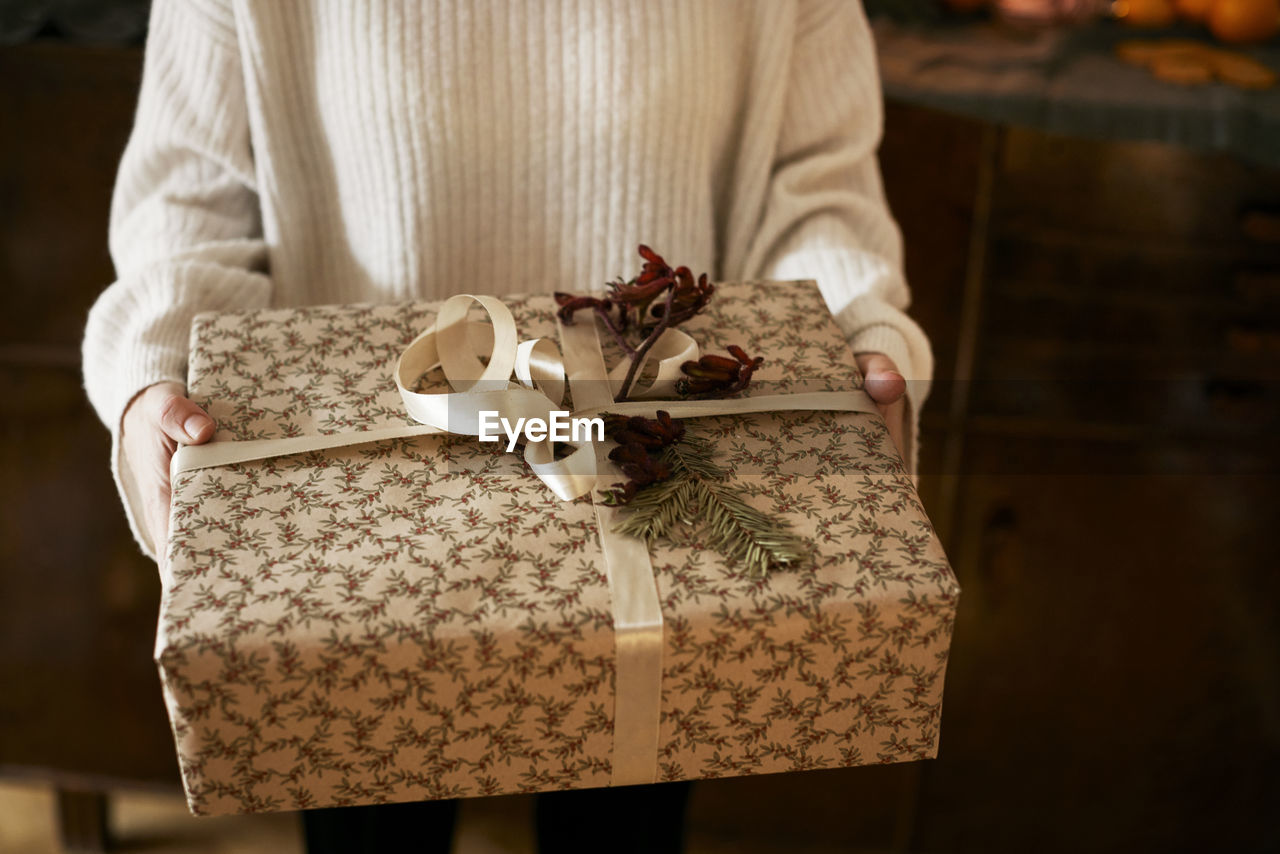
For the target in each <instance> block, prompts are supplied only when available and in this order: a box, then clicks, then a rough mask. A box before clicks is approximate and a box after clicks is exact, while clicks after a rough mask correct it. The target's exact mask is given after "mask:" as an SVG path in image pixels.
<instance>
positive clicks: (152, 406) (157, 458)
mask: <svg viewBox="0 0 1280 854" xmlns="http://www.w3.org/2000/svg"><path fill="white" fill-rule="evenodd" d="M121 431H122V432H121V436H120V443H121V450H122V452H123V454H124V457H125V459H126V460H127V461H128V467H129V472H130V474H132V476H133V485H134V489H135V492H134V494H135V495H136V496H137V498H138V500H139V501H141V502H142V508H141V512H142V513H143V515H144V516H145V519H144V520H140V521H143V522H144V524H145V525H146V526H147V531H148V532H149V533H150V534H151V539H152V546H153V547H154V548H155V550H156V555H157V559H160V558H161V557H162V556H163V555H164V545H165V541H166V540H167V539H168V528H169V501H170V492H169V460H171V459H172V458H173V452H174V451H176V450H177V448H178V443H179V442H181V443H182V444H184V445H200V444H203V443H204V442H207V441H209V440H210V439H211V438H213V419H212V418H211V417H209V413H207V412H205V411H204V410H203V409H201V408H200V407H199V406H197V405H196V404H195V403H193V402H192V401H190V400H188V399H187V390H186V389H185V388H183V387H182V385H181V384H179V383H175V382H161V383H156V384H155V385H150V386H147V387H146V388H145V389H143V390H142V391H141V392H139V393H138V395H137V396H136V397H134V399H133V400H132V402H130V404H129V406H128V408H126V409H125V411H124V419H123V421H122V422H121Z"/></svg>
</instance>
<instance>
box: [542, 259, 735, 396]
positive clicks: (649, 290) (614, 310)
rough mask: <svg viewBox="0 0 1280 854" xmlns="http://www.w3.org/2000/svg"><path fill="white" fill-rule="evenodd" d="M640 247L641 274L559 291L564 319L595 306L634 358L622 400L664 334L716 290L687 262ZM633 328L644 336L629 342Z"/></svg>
mask: <svg viewBox="0 0 1280 854" xmlns="http://www.w3.org/2000/svg"><path fill="white" fill-rule="evenodd" d="M639 252H640V257H641V258H643V259H644V264H643V266H642V267H641V269H640V275H638V276H636V277H635V278H634V279H631V280H630V281H623V280H621V279H620V280H618V281H614V282H610V283H609V295H608V296H605V297H592V296H577V295H574V294H567V293H556V294H555V299H556V304H557V305H559V306H560V309H559V311H558V315H559V317H560V320H561V322H563V323H565V324H571V323H573V319H574V315H575V314H577V312H579V311H582V310H584V309H588V310H590V311H592V312H593V313H594V314H595V315H596V316H597V317H598V318H600V321H601V323H602V324H603V325H604V327H605V329H607V330H608V331H609V334H610V335H611V336H612V337H613V340H614V341H615V342H616V343H617V344H618V346H619V347H620V348H621V349H622V351H623V352H624V353H626V354H627V357H628V358H629V359H630V360H631V364H630V365H629V366H628V368H627V375H626V378H625V379H624V380H623V381H622V390H621V392H620V393H619V394H618V396H617V398H616V399H617V400H618V401H624V400H627V399H628V398H629V397H630V394H631V388H632V386H633V385H634V383H635V380H636V375H637V374H638V373H639V371H640V366H641V365H643V364H644V360H645V356H647V355H648V353H649V350H650V349H652V347H653V345H654V344H656V343H657V341H658V339H659V338H661V337H662V333H664V332H666V331H667V330H668V329H670V328H671V327H672V326H675V325H677V324H680V323H683V322H684V321H686V320H688V319H689V318H691V317H693V316H695V315H696V314H698V312H700V311H702V310H703V309H704V308H706V307H707V303H708V302H710V300H711V295H712V294H713V293H715V285H713V284H711V282H710V281H708V280H707V274H706V273H703V274H702V275H701V276H699V277H698V278H696V279H695V278H694V276H693V272H692V271H691V270H690V269H689V268H688V267H674V268H673V267H672V266H671V265H670V264H668V263H667V261H666V259H664V258H663V257H662V256H661V255H659V254H658V253H657V252H654V251H653V250H652V249H650V248H649V247H648V246H645V245H643V244H641V246H640V248H639ZM630 330H638V331H639V333H640V334H642V335H644V338H643V340H641V341H640V342H639V343H638V344H633V343H632V342H631V341H629V340H628V339H627V333H628V332H629V331H630ZM748 376H749V375H748Z"/></svg>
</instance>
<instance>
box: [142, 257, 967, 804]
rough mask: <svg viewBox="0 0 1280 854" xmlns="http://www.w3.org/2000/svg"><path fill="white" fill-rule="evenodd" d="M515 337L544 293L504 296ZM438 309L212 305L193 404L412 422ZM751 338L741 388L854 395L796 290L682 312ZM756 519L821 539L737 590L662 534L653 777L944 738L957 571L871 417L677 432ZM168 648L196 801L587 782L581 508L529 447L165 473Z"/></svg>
mask: <svg viewBox="0 0 1280 854" xmlns="http://www.w3.org/2000/svg"><path fill="white" fill-rule="evenodd" d="M505 301H506V302H507V304H508V305H509V306H510V307H511V310H512V312H513V313H514V315H515V317H516V320H517V322H518V324H519V328H520V333H521V336H522V337H523V338H529V337H535V336H550V337H554V335H555V321H554V309H555V306H554V304H553V302H552V300H551V298H550V297H549V296H530V297H509V298H505ZM434 313H435V312H434V306H433V305H432V304H427V303H413V304H408V305H397V306H371V305H357V306H337V307H335V306H325V307H312V308H298V309H269V310H263V311H256V312H248V313H240V314H219V315H203V316H201V317H199V318H198V319H197V320H196V323H195V325H194V327H193V330H192V354H191V368H190V391H191V394H192V397H193V398H194V399H195V400H196V401H197V402H199V403H201V404H202V405H205V406H207V408H208V410H209V412H210V413H211V414H212V415H213V416H214V418H215V419H216V421H217V423H218V432H217V435H216V437H215V441H225V440H231V439H251V438H275V437H284V436H294V435H304V434H309V433H316V432H335V431H345V430H353V429H369V428H372V427H376V426H386V425H390V424H397V423H405V422H406V421H407V416H406V415H404V413H403V412H402V409H401V403H400V399H399V395H398V393H397V390H396V387H395V383H394V380H393V379H392V372H393V370H394V367H395V363H396V360H397V358H398V356H399V353H400V351H401V350H402V349H403V347H404V346H405V345H407V344H408V343H409V341H411V340H412V338H413V337H414V336H415V335H416V334H417V333H418V332H420V331H421V330H422V329H424V328H425V327H426V326H428V325H429V324H430V323H431V320H432V318H433V317H434ZM683 328H684V329H685V330H686V331H687V332H688V333H689V334H691V335H692V336H693V337H694V338H696V339H697V340H698V341H699V342H700V343H701V344H702V348H703V351H704V352H717V351H720V350H722V349H723V347H724V346H725V345H727V344H730V343H736V344H740V345H742V346H744V347H745V348H746V349H747V351H748V352H750V353H752V354H753V355H755V354H761V355H764V356H765V357H766V362H765V365H764V367H763V368H762V369H761V370H760V371H759V372H757V375H756V377H757V378H756V380H754V381H753V384H752V389H751V390H752V391H755V392H756V393H777V392H783V391H802V390H839V389H844V388H849V387H850V386H852V385H856V384H858V383H860V381H861V380H860V378H859V377H858V376H857V374H856V371H855V369H854V367H853V357H852V354H851V353H850V351H849V348H848V345H847V344H846V342H845V340H844V338H843V337H842V335H841V334H840V332H839V330H838V329H837V327H836V325H835V323H834V321H833V320H832V319H831V317H830V314H829V313H828V311H827V309H826V307H825V304H824V303H823V300H822V297H821V295H820V293H819V291H818V289H817V287H816V285H814V283H812V282H749V283H732V284H722V285H719V286H718V288H717V293H716V296H715V298H714V299H713V300H712V302H711V305H710V306H709V308H708V309H707V310H706V311H705V313H704V314H702V315H699V316H698V317H696V318H694V319H693V320H692V321H690V322H688V323H686V324H684V326H683ZM689 423H690V428H689V429H690V430H691V431H692V432H694V433H695V434H697V435H703V436H707V437H709V438H711V439H712V440H713V441H714V442H715V444H716V445H717V447H718V448H719V449H720V451H721V457H720V461H721V462H722V463H724V464H726V465H727V466H729V467H731V468H732V469H733V470H734V471H735V474H734V482H735V483H736V484H737V485H738V487H739V488H740V489H741V491H742V494H743V496H744V497H746V498H747V500H749V501H750V502H751V503H752V504H754V505H755V506H757V507H759V508H761V509H765V510H768V511H770V512H772V513H776V514H779V515H781V516H783V517H785V518H786V519H787V520H788V521H789V522H790V523H791V524H792V525H793V526H794V527H795V529H796V530H798V531H799V532H800V533H801V534H802V535H803V536H805V537H807V538H809V539H810V540H812V542H813V544H814V546H815V560H814V563H813V565H812V566H809V567H806V568H803V569H799V570H787V571H775V572H773V573H771V574H770V575H768V576H767V577H765V578H749V577H745V576H744V575H742V574H741V573H739V572H737V571H736V570H735V568H734V567H732V566H727V565H726V564H725V561H724V560H723V559H722V558H720V557H719V556H718V555H717V554H716V553H714V552H712V551H710V550H709V549H706V548H704V547H703V546H702V544H700V543H699V542H698V541H697V540H696V539H695V538H687V539H686V540H684V541H681V542H679V543H678V544H669V543H658V544H656V545H655V546H654V547H653V549H652V550H651V554H652V559H653V566H654V571H655V574H656V577H657V584H658V592H659V599H660V601H661V603H662V609H663V615H664V620H665V648H664V653H663V697H662V717H661V732H660V737H659V755H658V769H659V778H660V779H662V780H680V779H690V778H710V777H723V776H735V775H743V774H761V773H770V772H778V771H794V770H803V769H811V768H830V767H836V766H845V765H859V764H867V763H884V762H898V761H909V760H915V759H924V758H928V757H932V756H934V755H936V752H937V746H938V729H939V717H940V712H941V703H942V686H943V674H944V670H945V666H946V660H947V651H948V645H949V642H950V636H951V628H952V622H953V617H954V613H955V608H956V604H957V597H958V594H959V588H958V586H957V584H956V581H955V578H954V576H953V574H952V572H951V569H950V567H949V566H948V563H947V560H946V558H945V556H944V554H943V551H942V548H941V546H940V545H939V543H938V540H937V538H936V536H935V534H934V532H933V529H932V527H931V526H930V524H929V521H928V519H927V518H926V517H925V514H924V511H923V509H922V507H921V505H920V501H919V499H918V498H917V496H916V492H915V489H914V487H913V485H912V482H911V480H910V478H909V477H908V476H907V474H906V473H905V471H904V469H903V466H902V463H901V461H900V460H899V458H898V456H897V453H896V452H895V450H894V449H893V446H892V444H891V442H890V440H889V438H888V434H887V431H886V430H885V428H884V425H883V422H882V421H881V420H880V419H879V418H878V417H877V416H873V415H868V414H865V413H833V412H785V413H777V414H766V415H746V416H723V417H715V418H702V419H697V420H696V421H691V422H689ZM173 494H174V500H173V513H172V519H171V534H170V540H169V544H168V566H167V568H166V572H165V590H164V598H163V604H162V608H161V617H160V628H159V637H158V640H157V651H156V656H157V662H158V664H159V667H160V673H161V678H162V682H163V686H164V693H165V699H166V703H167V705H168V709H169V714H170V718H171V721H172V725H173V731H174V735H175V738H176V742H177V748H178V757H179V760H180V764H181V769H182V775H183V779H184V783H185V786H186V791H187V797H188V802H189V805H190V808H191V811H192V812H194V813H196V814H200V815H215V814H224V813H240V812H260V811H273V810H291V809H302V808H309V807H320V806H329V805H340V804H361V803H374V802H391V801H406V800H421V799H431V798H446V797H471V796H479V795H492V794H502V793H511V792H527V791H537V790H543V789H557V788H588V787H596V786H605V785H608V784H609V780H610V756H611V750H612V744H613V734H612V719H613V664H614V637H613V629H612V618H611V610H610V596H609V590H608V585H607V581H606V577H605V571H604V565H603V559H602V557H601V554H600V546H599V541H598V537H597V532H596V526H595V517H594V514H593V512H592V506H591V503H590V500H589V499H586V498H583V499H579V500H577V501H574V502H561V501H559V500H558V499H556V498H555V496H554V495H552V494H551V492H550V491H549V490H548V489H547V488H546V487H545V486H544V485H543V484H542V483H541V482H540V481H539V480H537V478H535V477H534V476H533V475H532V474H531V473H530V472H529V471H528V470H527V468H526V467H525V465H524V463H523V461H522V460H521V457H520V455H519V454H507V453H504V452H503V450H502V446H501V445H500V444H493V443H480V442H478V441H476V440H475V439H474V438H472V437H461V436H426V437H421V438H415V439H406V440H393V441H383V442H379V443H370V444H364V445H354V446H350V447H346V448H341V449H337V450H333V451H324V452H312V453H307V454H298V455H294V456H285V457H277V458H273V459H269V460H265V461H262V462H257V463H244V464H237V465H232V466H224V467H219V468H211V469H201V470H195V471H190V472H186V473H183V474H181V475H179V476H178V477H177V478H175V481H174V488H173Z"/></svg>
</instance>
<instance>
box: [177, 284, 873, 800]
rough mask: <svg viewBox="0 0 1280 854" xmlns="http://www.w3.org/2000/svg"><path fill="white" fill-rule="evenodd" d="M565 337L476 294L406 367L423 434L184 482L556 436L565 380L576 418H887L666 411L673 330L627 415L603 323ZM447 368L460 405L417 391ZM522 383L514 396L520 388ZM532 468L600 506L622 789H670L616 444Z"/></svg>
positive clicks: (646, 590) (786, 398)
mask: <svg viewBox="0 0 1280 854" xmlns="http://www.w3.org/2000/svg"><path fill="white" fill-rule="evenodd" d="M473 304H478V305H479V306H480V308H481V309H483V310H484V311H485V313H486V314H488V316H489V321H490V322H489V323H476V322H473V321H470V320H468V318H467V314H468V311H469V310H470V309H471V308H472V306H473ZM557 328H558V332H559V336H560V341H561V344H562V345H563V347H564V353H563V357H562V356H561V353H560V350H559V348H557V347H556V344H555V342H553V341H551V340H550V339H546V338H535V339H532V340H529V341H519V339H518V334H517V329H516V323H515V318H514V317H513V316H512V315H511V311H510V309H508V308H507V306H506V305H505V304H504V303H503V302H502V301H501V300H499V299H497V298H495V297H490V296H475V295H471V294H460V295H458V296H454V297H450V298H449V299H448V300H446V301H445V302H444V303H443V305H441V307H440V312H439V314H438V315H437V317H436V322H435V323H434V324H432V326H431V327H430V328H429V329H427V330H426V331H425V332H423V333H422V334H421V335H419V336H418V337H417V338H415V339H414V340H413V342H412V343H410V344H409V346H408V347H407V348H406V349H405V351H404V353H403V354H402V355H401V357H400V361H399V362H398V363H397V365H396V371H395V379H396V386H397V388H398V389H399V390H400V396H401V398H402V399H403V401H404V404H405V409H406V411H407V412H408V413H409V415H410V416H411V417H412V418H413V419H414V420H415V421H417V422H418V423H417V424H410V425H397V426H394V427H387V428H379V429H374V430H365V431H353V432H347V433H333V434H328V435H318V436H298V437H292V438H287V439H263V440H250V441H234V440H233V441H222V442H210V443H206V444H204V445H183V446H181V447H179V448H178V450H177V453H175V454H174V456H173V461H172V464H171V466H170V472H171V475H173V476H176V475H177V474H179V473H181V472H185V471H191V470H194V469H200V468H208V467H211V466H220V465H230V464H233V463H243V462H252V461H254V460H262V459H267V458H269V457H276V456H284V455H287V454H296V453H304V452H307V451H316V450H324V449H328V448H338V447H344V446H348V445H356V444H363V443H365V442H374V441H379V440H382V439H398V438H404V437H408V436H418V435H424V434H428V433H443V432H448V433H457V434H463V435H471V436H478V435H479V433H480V416H479V413H480V412H481V411H497V412H499V413H500V414H501V417H504V418H507V419H508V420H509V421H512V422H513V423H514V419H516V418H526V419H527V418H541V419H544V420H545V421H547V422H548V423H549V420H550V417H551V413H552V412H553V411H556V412H563V411H565V410H564V408H563V407H564V390H565V381H566V379H567V380H568V386H569V388H570V390H571V391H572V395H573V401H574V404H575V406H576V407H577V408H576V409H575V410H574V411H573V412H572V413H571V415H570V417H591V416H593V415H599V414H601V413H604V412H613V413H618V414H622V415H647V416H653V415H654V414H655V413H656V412H657V410H659V409H663V410H666V411H668V412H669V413H670V414H671V415H672V416H673V417H676V418H696V417H702V416H710V415H732V414H742V413H750V412H776V411H783V410H835V411H842V412H870V413H875V412H876V411H877V410H876V407H875V404H874V402H873V401H872V400H871V398H870V396H868V395H867V394H866V393H865V392H863V391H860V390H859V391H845V392H802V393H799V394H774V395H761V396H757V397H750V398H735V399H729V400H654V399H653V398H660V397H669V396H671V395H673V394H674V393H675V382H676V380H678V379H679V378H680V376H681V372H680V365H682V364H683V363H684V362H685V361H689V360H696V359H697V358H698V345H697V343H696V342H695V341H694V340H693V339H692V338H690V337H689V336H688V335H686V334H685V333H683V332H680V331H679V330H674V329H673V330H667V332H666V333H664V334H663V336H662V337H661V338H660V339H659V340H658V341H657V342H655V344H654V346H653V347H652V348H651V350H650V352H649V353H648V354H646V361H645V364H644V365H642V366H641V369H640V370H639V371H637V374H638V375H641V376H647V375H649V374H652V375H653V377H654V379H653V380H652V381H651V382H649V383H648V384H647V385H645V386H640V385H639V384H638V383H637V384H636V386H635V387H634V388H633V391H632V394H631V395H630V397H637V398H645V399H642V400H631V401H628V402H625V403H615V402H614V400H613V398H614V396H615V395H617V394H618V392H619V391H620V390H621V387H622V383H623V381H624V380H625V375H626V372H627V368H628V364H627V363H626V362H625V361H624V362H623V363H621V364H620V365H618V366H616V367H615V368H614V369H613V370H612V371H609V370H608V369H607V368H606V366H605V363H604V355H603V351H602V350H601V347H600V339H599V334H598V331H597V324H596V323H575V324H572V325H568V326H566V325H563V324H559V323H558V324H557ZM566 365H568V371H567V372H566ZM437 368H439V369H440V370H441V372H442V373H443V374H444V378H445V380H446V381H447V382H448V384H449V387H450V388H451V389H452V391H450V392H442V393H422V392H416V391H412V390H411V389H412V388H413V387H415V386H416V385H417V384H418V380H419V379H420V378H421V377H422V376H424V375H425V374H427V373H429V372H430V371H433V370H435V369H437ZM513 375H514V376H515V378H516V382H515V383H513V382H512V381H511V378H512V376H513ZM524 459H525V462H527V463H528V464H529V467H530V468H531V469H532V470H533V472H534V473H535V474H536V475H537V476H538V477H539V478H541V479H542V481H543V482H544V483H545V484H546V485H547V486H548V487H549V488H550V489H551V490H552V491H553V492H554V493H555V494H556V495H557V496H558V497H559V498H561V499H563V500H566V501H569V500H572V499H575V498H578V497H580V496H582V495H586V494H588V493H591V497H592V503H593V505H594V509H595V514H596V523H597V528H598V530H599V535H600V545H601V551H602V553H603V556H604V560H605V571H606V575H607V577H608V580H609V592H610V595H611V597H612V601H613V626H614V645H615V652H616V659H615V672H614V686H615V689H614V723H613V762H612V780H611V783H612V785H615V786H625V785H632V784H637V783H651V782H654V781H655V780H656V779H657V776H658V736H659V731H660V726H659V723H660V717H661V711H662V649H663V645H664V644H663V621H662V608H661V606H660V603H659V601H658V591H657V582H656V579H655V578H654V574H653V565H652V563H651V562H650V559H649V552H648V549H647V548H646V547H645V544H644V542H643V541H641V540H639V539H636V538H634V537H626V536H622V535H620V534H618V533H616V532H615V531H614V530H613V528H614V525H615V523H616V513H617V511H616V510H615V509H614V508H612V507H610V506H608V505H605V504H602V503H601V502H600V501H599V500H597V495H598V489H605V488H607V487H608V486H609V485H610V484H611V483H613V482H615V481H617V480H618V479H619V478H620V477H621V475H620V473H619V472H618V471H617V468H616V467H615V466H614V465H613V464H612V463H611V462H610V461H609V460H608V456H607V449H606V448H605V443H596V442H591V441H586V442H582V443H579V444H577V446H576V448H575V450H573V451H572V452H571V453H569V454H568V455H567V456H565V457H563V458H562V459H559V460H557V459H555V458H554V446H553V443H552V442H551V440H550V439H547V440H544V441H540V442H530V441H526V442H525V450H524Z"/></svg>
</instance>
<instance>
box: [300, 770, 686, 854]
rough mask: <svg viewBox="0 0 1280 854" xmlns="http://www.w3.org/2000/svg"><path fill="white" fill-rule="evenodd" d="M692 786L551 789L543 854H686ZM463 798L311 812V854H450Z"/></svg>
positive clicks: (542, 820)
mask: <svg viewBox="0 0 1280 854" xmlns="http://www.w3.org/2000/svg"><path fill="white" fill-rule="evenodd" d="M689 789H690V784H689V783H659V784H656V785H652V786H625V787H621V788H617V789H581V790H575V791H568V792H543V793H541V794H539V795H538V796H537V803H536V806H535V812H536V829H537V838H538V851H539V852H541V854H578V852H588V851H590V852H598V851H609V852H614V854H680V852H681V851H683V850H684V816H685V808H686V806H687V804H688V799H689ZM457 813H458V802H457V801H422V802H420V803H409V804H379V805H377V806H365V807H335V808H331V809H319V810H307V811H306V812H304V813H303V814H302V823H303V829H304V831H305V834H306V841H307V854H399V852H413V854H448V852H449V848H450V846H451V845H452V842H453V826H454V824H455V822H456V820H457Z"/></svg>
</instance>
